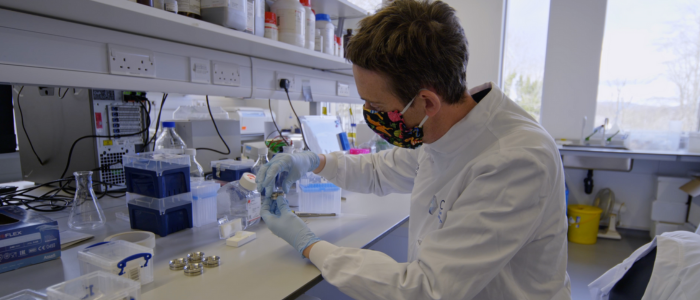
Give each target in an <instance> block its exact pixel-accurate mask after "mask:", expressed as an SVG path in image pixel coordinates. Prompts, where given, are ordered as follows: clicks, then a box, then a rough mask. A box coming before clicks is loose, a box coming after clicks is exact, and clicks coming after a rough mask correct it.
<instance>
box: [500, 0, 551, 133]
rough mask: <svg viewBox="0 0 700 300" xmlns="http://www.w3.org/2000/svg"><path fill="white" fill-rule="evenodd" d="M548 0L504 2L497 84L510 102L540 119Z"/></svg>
mask: <svg viewBox="0 0 700 300" xmlns="http://www.w3.org/2000/svg"><path fill="white" fill-rule="evenodd" d="M548 23H549V0H508V1H507V7H506V32H505V43H504V46H503V72H502V74H501V76H502V78H501V85H502V87H503V91H504V92H505V93H506V95H508V97H509V98H510V99H513V101H515V102H516V103H518V104H519V105H520V106H521V107H522V108H523V109H525V111H527V112H528V113H530V114H531V115H532V116H533V117H534V118H535V120H539V119H540V107H541V103H542V78H543V77H544V59H545V53H546V48H547V24H548Z"/></svg>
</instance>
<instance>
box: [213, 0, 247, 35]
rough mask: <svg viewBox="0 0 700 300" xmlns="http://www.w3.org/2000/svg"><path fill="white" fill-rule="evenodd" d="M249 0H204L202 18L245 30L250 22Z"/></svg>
mask: <svg viewBox="0 0 700 300" xmlns="http://www.w3.org/2000/svg"><path fill="white" fill-rule="evenodd" d="M247 7H248V1H247V0H226V1H222V0H202V6H201V12H202V20H204V21H207V22H209V23H214V24H217V25H221V26H224V27H228V28H233V29H236V30H240V31H244V30H245V27H246V25H247V24H248V10H247Z"/></svg>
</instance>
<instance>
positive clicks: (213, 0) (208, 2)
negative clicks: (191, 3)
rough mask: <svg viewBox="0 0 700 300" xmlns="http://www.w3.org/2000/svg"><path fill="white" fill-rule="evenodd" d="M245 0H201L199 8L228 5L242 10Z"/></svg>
mask: <svg viewBox="0 0 700 300" xmlns="http://www.w3.org/2000/svg"><path fill="white" fill-rule="evenodd" d="M244 1H246V0H202V2H201V3H202V4H201V8H213V7H229V8H231V9H235V10H239V11H242V10H243V8H244V7H245V4H244V3H245V2H244Z"/></svg>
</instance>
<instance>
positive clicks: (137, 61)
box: [107, 44, 156, 78]
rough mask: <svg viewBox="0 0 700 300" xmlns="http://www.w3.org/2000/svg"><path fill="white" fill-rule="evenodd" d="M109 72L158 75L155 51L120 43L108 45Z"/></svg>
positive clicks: (142, 75) (143, 75)
mask: <svg viewBox="0 0 700 300" xmlns="http://www.w3.org/2000/svg"><path fill="white" fill-rule="evenodd" d="M107 50H108V55H107V59H108V60H109V73H110V74H118V75H127V76H138V77H152V78H153V77H156V64H155V57H154V55H153V51H150V50H146V49H140V48H133V47H127V46H120V45H113V44H108V45H107Z"/></svg>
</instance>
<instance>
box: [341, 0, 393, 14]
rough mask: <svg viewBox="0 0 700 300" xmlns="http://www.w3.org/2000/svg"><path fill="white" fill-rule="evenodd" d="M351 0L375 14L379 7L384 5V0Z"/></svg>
mask: <svg viewBox="0 0 700 300" xmlns="http://www.w3.org/2000/svg"><path fill="white" fill-rule="evenodd" d="M349 2H350V3H352V4H355V5H357V6H359V7H360V8H362V9H364V10H366V11H368V12H369V13H370V14H374V12H375V11H377V8H379V7H380V6H381V5H382V0H349ZM385 2H386V0H385Z"/></svg>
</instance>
